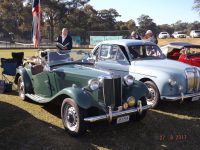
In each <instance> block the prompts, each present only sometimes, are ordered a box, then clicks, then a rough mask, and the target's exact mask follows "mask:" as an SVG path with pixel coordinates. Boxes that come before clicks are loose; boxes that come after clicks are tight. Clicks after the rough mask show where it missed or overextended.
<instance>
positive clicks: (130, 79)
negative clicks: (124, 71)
mask: <svg viewBox="0 0 200 150" xmlns="http://www.w3.org/2000/svg"><path fill="white" fill-rule="evenodd" d="M134 80H135V78H134V77H133V76H132V75H126V76H124V82H125V84H126V85H127V86H130V85H132V84H133V82H134Z"/></svg>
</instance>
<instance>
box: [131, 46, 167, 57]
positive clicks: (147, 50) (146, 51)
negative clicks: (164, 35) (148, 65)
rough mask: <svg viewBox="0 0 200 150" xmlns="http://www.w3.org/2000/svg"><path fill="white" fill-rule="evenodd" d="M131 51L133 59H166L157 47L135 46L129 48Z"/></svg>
mask: <svg viewBox="0 0 200 150" xmlns="http://www.w3.org/2000/svg"><path fill="white" fill-rule="evenodd" d="M129 51H130V54H131V56H132V58H133V59H140V58H151V59H152V58H156V59H158V58H159V59H163V58H165V56H164V54H163V53H162V51H161V50H160V48H159V47H158V46H156V45H133V46H129Z"/></svg>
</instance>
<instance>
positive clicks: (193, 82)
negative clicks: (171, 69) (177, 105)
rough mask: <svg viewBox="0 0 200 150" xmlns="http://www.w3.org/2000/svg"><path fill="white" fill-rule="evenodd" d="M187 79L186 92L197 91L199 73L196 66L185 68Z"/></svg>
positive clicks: (199, 79)
mask: <svg viewBox="0 0 200 150" xmlns="http://www.w3.org/2000/svg"><path fill="white" fill-rule="evenodd" d="M185 73H186V79H187V92H188V93H195V92H198V91H199V86H200V74H199V71H198V69H197V68H187V69H186V70H185Z"/></svg>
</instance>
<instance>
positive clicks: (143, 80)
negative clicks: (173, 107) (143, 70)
mask: <svg viewBox="0 0 200 150" xmlns="http://www.w3.org/2000/svg"><path fill="white" fill-rule="evenodd" d="M139 81H141V82H143V83H144V82H146V81H151V82H153V83H154V84H155V86H156V87H157V89H158V91H159V96H160V93H161V92H160V88H159V87H158V85H157V84H156V83H155V81H153V80H152V79H150V78H142V79H140V80H139Z"/></svg>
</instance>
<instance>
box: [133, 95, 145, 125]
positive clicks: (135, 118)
mask: <svg viewBox="0 0 200 150" xmlns="http://www.w3.org/2000/svg"><path fill="white" fill-rule="evenodd" d="M140 100H141V102H142V106H146V105H147V101H146V98H145V97H142V98H141V99H140ZM146 113H147V110H143V111H142V112H141V113H140V112H137V113H136V114H134V115H133V116H132V120H133V121H140V120H142V119H144V117H145V116H146Z"/></svg>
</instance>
